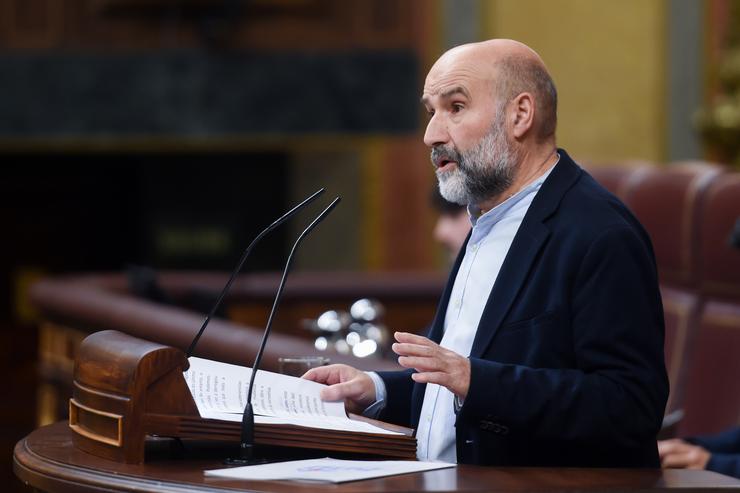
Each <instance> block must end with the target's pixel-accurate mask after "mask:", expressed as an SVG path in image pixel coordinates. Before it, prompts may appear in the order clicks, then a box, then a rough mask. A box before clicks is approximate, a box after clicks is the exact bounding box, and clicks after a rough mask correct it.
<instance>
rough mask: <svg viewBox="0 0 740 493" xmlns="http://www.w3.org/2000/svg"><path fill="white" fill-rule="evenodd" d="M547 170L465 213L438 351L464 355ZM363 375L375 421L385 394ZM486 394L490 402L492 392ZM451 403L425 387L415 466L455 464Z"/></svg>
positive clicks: (440, 390) (442, 391)
mask: <svg viewBox="0 0 740 493" xmlns="http://www.w3.org/2000/svg"><path fill="white" fill-rule="evenodd" d="M556 164H557V163H556ZM553 168H554V166H553V167H551V168H550V169H549V170H548V171H547V172H545V173H544V174H543V175H542V176H540V177H539V178H537V179H536V180H535V181H534V182H532V183H530V184H529V185H527V186H526V187H525V188H523V189H522V190H520V191H519V192H517V193H516V194H514V195H513V196H511V197H509V198H508V199H506V200H505V201H504V202H502V203H501V204H499V205H497V206H496V207H494V208H493V209H491V210H490V211H488V212H486V213H485V214H483V215H480V211H479V210H477V209H474V208H473V207H468V212H469V213H470V220H471V222H472V223H473V230H472V232H471V234H470V240H468V244H467V246H466V248H465V255H464V257H463V259H462V262H461V263H460V268H459V270H458V271H457V276H456V277H455V282H454V284H453V286H452V292H451V294H450V300H449V303H448V304H447V312H446V313H445V319H444V336H443V337H442V341H441V342H440V345H441V346H442V347H445V348H447V349H450V350H452V351H454V352H456V353H458V354H464V355H467V356H469V355H470V350H471V348H472V346H473V340H474V339H475V334H476V332H477V330H478V324H479V323H480V319H481V315H482V314H483V309H484V308H485V306H486V303H487V302H488V298H489V295H490V293H491V290H492V289H493V285H494V283H495V282H496V278H497V277H498V274H499V271H500V270H501V266H502V265H503V263H504V259H505V258H506V254H507V253H508V252H509V247H511V243H512V242H513V241H514V236H515V235H516V233H517V231H518V230H519V226H520V225H521V224H522V221H523V220H524V215H525V214H526V213H527V210H528V209H529V206H530V204H531V203H532V200H534V197H535V195H536V194H537V192H538V191H539V189H540V187H541V186H542V183H543V182H544V181H545V179H546V178H547V177H548V176H549V174H550V172H551V171H552V169H553ZM369 375H370V377H371V378H372V379H373V382H374V384H375V391H376V399H377V400H376V402H375V403H373V405H371V406H370V407H368V408H367V409H366V410H365V414H366V415H369V416H377V415H378V414H379V413H380V411H381V410H382V408H383V407H384V406H385V399H386V389H385V384H384V383H383V380H382V379H381V378H380V377H379V376H378V375H377V374H376V373H372V372H370V373H369ZM491 391H492V396H494V397H495V389H491ZM454 402H455V396H454V394H453V393H452V392H450V391H449V390H448V389H446V388H445V387H442V386H440V385H436V384H427V386H426V391H425V393H424V402H423V404H422V407H421V415H420V417H419V425H418V427H417V430H416V439H417V446H418V448H417V452H416V455H417V457H418V458H419V460H440V461H444V462H457V451H456V448H455V441H456V436H455V404H454Z"/></svg>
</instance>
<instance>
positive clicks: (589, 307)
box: [305, 40, 668, 467]
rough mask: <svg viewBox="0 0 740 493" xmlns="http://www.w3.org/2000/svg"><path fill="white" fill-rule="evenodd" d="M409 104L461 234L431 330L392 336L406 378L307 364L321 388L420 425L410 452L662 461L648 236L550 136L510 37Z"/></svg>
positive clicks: (464, 54)
mask: <svg viewBox="0 0 740 493" xmlns="http://www.w3.org/2000/svg"><path fill="white" fill-rule="evenodd" d="M422 103H423V104H424V106H425V107H426V109H427V111H428V113H429V123H428V124H427V128H426V133H425V135H424V142H425V144H426V145H427V146H429V147H430V149H431V159H432V163H433V164H434V167H435V168H436V174H437V178H438V179H439V187H440V191H441V193H442V196H443V197H445V198H446V199H447V200H450V201H452V202H457V203H460V204H466V205H467V206H468V210H469V212H470V217H471V222H472V223H473V229H472V231H471V234H470V236H469V237H468V240H467V241H466V243H465V245H464V246H463V248H462V251H461V252H460V254H459V255H458V257H457V260H456V262H455V264H454V266H453V269H452V272H451V274H450V278H449V281H448V283H447V286H446V288H445V291H444V294H443V296H442V300H441V302H440V305H439V308H438V310H437V315H436V317H435V320H434V322H433V324H432V326H431V329H430V332H429V334H428V338H427V337H422V336H418V335H413V334H408V333H396V334H395V338H396V343H395V344H394V345H393V350H394V351H395V352H396V353H397V354H398V355H399V359H398V362H399V364H400V365H402V366H403V367H405V368H408V370H406V371H399V372H379V373H377V374H375V373H365V372H361V371H358V370H356V369H354V368H351V367H349V366H345V365H331V366H327V367H322V368H316V369H313V370H311V371H309V372H308V373H307V374H306V375H305V378H308V379H311V380H314V381H318V382H322V383H326V384H329V385H330V387H329V388H327V389H324V392H323V394H322V398H324V399H326V400H340V399H344V400H345V402H346V405H347V408H348V409H349V410H350V411H354V412H362V413H364V414H365V415H369V416H372V417H378V418H380V419H382V420H385V421H390V422H394V423H399V424H404V425H407V426H411V427H413V428H416V430H417V431H416V437H417V441H418V452H417V455H418V457H419V458H420V459H424V460H442V461H448V462H459V463H469V464H490V465H501V466H507V465H516V466H595V467H596V466H607V467H658V466H659V461H658V454H657V448H656V441H655V436H656V433H657V431H658V429H659V427H660V423H661V419H662V416H663V411H664V407H665V403H666V398H667V394H668V382H667V377H666V372H665V365H664V361H663V331H664V329H663V310H662V306H661V301H660V294H659V291H658V281H657V274H656V266H655V259H654V255H653V251H652V246H651V244H650V240H649V239H648V236H647V234H646V233H645V231H644V230H643V228H642V227H641V226H640V224H639V223H638V222H637V220H636V219H635V218H634V217H633V216H632V214H631V213H630V212H629V211H628V210H627V208H626V207H625V206H624V205H623V204H622V203H621V202H620V201H619V200H618V199H616V198H615V197H614V196H612V195H611V194H609V193H608V192H607V191H606V190H604V189H603V188H602V187H601V186H599V185H598V184H597V183H596V182H595V181H594V180H593V179H592V178H591V177H590V176H589V175H588V174H587V173H586V172H585V171H583V170H582V169H581V168H580V167H579V166H578V165H577V164H576V163H575V162H574V161H573V160H572V159H571V158H570V157H569V156H568V155H567V154H566V153H565V151H563V150H561V149H557V148H556V146H555V126H556V108H557V94H556V91H555V86H554V84H553V81H552V79H551V78H550V75H549V74H548V72H547V69H546V68H545V65H544V63H543V62H542V60H541V59H540V58H539V56H538V55H537V54H536V53H535V52H534V51H532V50H531V49H530V48H528V47H527V46H525V45H523V44H521V43H518V42H515V41H511V40H490V41H486V42H482V43H476V44H471V45H464V46H460V47H457V48H454V49H452V50H450V51H448V52H447V53H445V54H444V55H443V56H442V57H441V58H440V59H439V60H438V61H437V62H436V63H435V64H434V66H433V67H432V69H431V70H430V72H429V74H428V75H427V78H426V81H425V84H424V92H423V96H422Z"/></svg>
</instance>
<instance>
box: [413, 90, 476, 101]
mask: <svg viewBox="0 0 740 493" xmlns="http://www.w3.org/2000/svg"><path fill="white" fill-rule="evenodd" d="M455 94H462V95H463V96H465V97H466V98H470V93H468V91H467V89H465V88H464V87H462V86H455V87H451V88H449V89H447V90H446V91H443V92H441V93H440V94H439V97H440V98H442V99H449V98H451V97H452V96H454V95H455ZM428 103H429V97H428V96H422V97H421V104H428Z"/></svg>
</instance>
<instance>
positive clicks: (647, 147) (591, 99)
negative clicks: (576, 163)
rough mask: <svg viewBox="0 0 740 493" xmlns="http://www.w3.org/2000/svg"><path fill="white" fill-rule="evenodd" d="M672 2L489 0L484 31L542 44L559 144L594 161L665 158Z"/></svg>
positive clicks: (485, 3)
mask: <svg viewBox="0 0 740 493" xmlns="http://www.w3.org/2000/svg"><path fill="white" fill-rule="evenodd" d="M666 9H667V5H666V1H665V0H619V1H616V0H557V1H555V0H484V1H483V3H482V11H483V23H484V26H483V27H484V29H483V31H484V33H485V35H486V36H488V37H503V38H513V39H517V40H520V41H522V42H524V43H527V44H528V45H530V46H531V47H532V48H534V49H535V50H537V51H538V52H539V53H540V55H541V56H542V57H543V58H544V60H545V63H546V64H547V65H548V68H549V69H550V71H551V73H552V75H553V78H554V79H555V83H556V85H557V87H558V93H559V97H560V105H559V111H558V116H559V119H560V121H559V125H558V145H560V146H562V147H564V148H566V149H567V150H568V151H569V152H570V153H571V154H572V155H573V156H575V157H576V158H580V159H589V160H595V161H601V160H613V159H648V160H654V161H660V160H662V159H664V157H665V148H666V144H665V128H666V121H665V96H664V92H665V72H666V63H667V62H666V59H665V51H666V50H665V38H666V29H667V27H666V22H667V20H666V19H667V15H666Z"/></svg>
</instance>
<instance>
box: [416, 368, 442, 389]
mask: <svg viewBox="0 0 740 493" xmlns="http://www.w3.org/2000/svg"><path fill="white" fill-rule="evenodd" d="M411 378H412V379H413V380H414V381H415V382H419V383H436V384H437V385H442V386H446V385H447V384H448V383H449V380H450V376H449V374H447V373H445V372H442V371H425V372H419V373H412V374H411Z"/></svg>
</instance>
